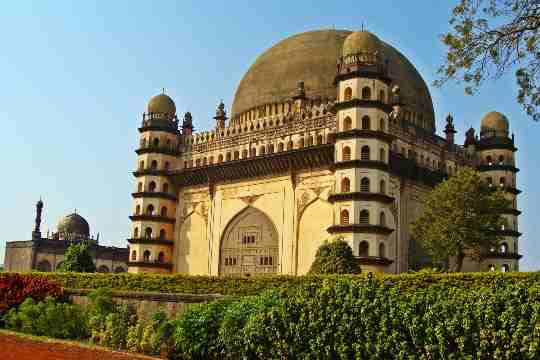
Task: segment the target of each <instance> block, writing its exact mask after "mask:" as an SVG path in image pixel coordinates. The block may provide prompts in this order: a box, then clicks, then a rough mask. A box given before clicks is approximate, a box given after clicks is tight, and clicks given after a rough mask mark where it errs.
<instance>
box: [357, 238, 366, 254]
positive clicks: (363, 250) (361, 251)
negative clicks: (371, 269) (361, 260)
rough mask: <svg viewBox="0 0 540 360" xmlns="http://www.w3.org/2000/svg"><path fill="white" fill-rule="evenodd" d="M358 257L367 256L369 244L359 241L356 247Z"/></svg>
mask: <svg viewBox="0 0 540 360" xmlns="http://www.w3.org/2000/svg"><path fill="white" fill-rule="evenodd" d="M358 256H361V257H368V256H369V243H368V242H367V241H365V240H364V241H361V242H360V245H358Z"/></svg>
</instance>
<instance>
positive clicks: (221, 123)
mask: <svg viewBox="0 0 540 360" xmlns="http://www.w3.org/2000/svg"><path fill="white" fill-rule="evenodd" d="M190 115H191V114H190ZM214 120H216V129H224V128H225V122H226V121H227V112H226V111H225V104H224V103H223V101H220V103H219V105H218V107H217V109H216V116H214ZM191 127H192V131H193V124H191Z"/></svg>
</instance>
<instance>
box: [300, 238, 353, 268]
mask: <svg viewBox="0 0 540 360" xmlns="http://www.w3.org/2000/svg"><path fill="white" fill-rule="evenodd" d="M309 272H310V273H311V274H358V273H359V272H360V265H359V264H358V261H357V260H356V259H355V258H354V255H353V252H352V249H351V247H350V246H349V244H347V243H346V242H345V241H343V240H342V239H337V240H333V241H325V242H324V244H322V245H321V246H320V247H319V249H318V250H317V253H316V254H315V260H314V261H313V264H312V265H311V269H310V270H309Z"/></svg>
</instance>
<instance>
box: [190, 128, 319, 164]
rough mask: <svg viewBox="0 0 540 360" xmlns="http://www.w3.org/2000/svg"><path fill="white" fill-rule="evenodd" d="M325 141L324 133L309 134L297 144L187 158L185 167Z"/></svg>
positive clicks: (245, 157) (259, 154)
mask: <svg viewBox="0 0 540 360" xmlns="http://www.w3.org/2000/svg"><path fill="white" fill-rule="evenodd" d="M323 143H324V137H323V135H317V136H316V137H315V136H308V137H307V138H303V137H301V138H300V139H298V140H297V141H296V145H295V143H294V142H293V141H292V140H289V141H288V142H286V143H284V142H279V143H277V146H276V145H274V144H267V145H261V146H259V147H252V148H250V149H249V150H248V149H243V150H242V151H241V152H240V150H236V151H232V152H227V153H225V154H219V155H218V156H217V158H215V157H214V156H213V155H210V156H205V157H202V158H198V159H195V160H189V161H188V160H186V161H184V168H192V167H199V166H206V165H212V164H214V163H218V164H219V163H222V162H225V161H233V160H240V159H247V158H253V157H256V156H262V155H267V154H273V153H275V152H282V151H290V150H294V149H301V148H304V147H306V146H308V147H310V146H315V145H322V144H323Z"/></svg>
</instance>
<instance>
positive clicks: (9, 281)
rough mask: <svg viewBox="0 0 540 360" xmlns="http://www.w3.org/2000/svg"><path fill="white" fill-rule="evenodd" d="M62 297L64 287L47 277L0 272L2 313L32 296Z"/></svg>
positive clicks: (0, 306)
mask: <svg viewBox="0 0 540 360" xmlns="http://www.w3.org/2000/svg"><path fill="white" fill-rule="evenodd" d="M48 296H50V297H53V298H57V299H58V298H62V296H63V292H62V289H61V288H60V287H59V286H58V285H56V284H55V283H54V282H53V281H51V280H49V279H47V278H46V277H43V276H39V275H35V274H24V275H23V274H17V273H2V274H0V315H2V313H4V312H6V311H7V310H9V309H10V308H12V307H13V306H16V305H19V304H21V303H22V302H23V301H24V300H25V299H26V298H28V297H30V298H32V299H34V300H35V301H41V300H43V299H45V298H46V297H48Z"/></svg>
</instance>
